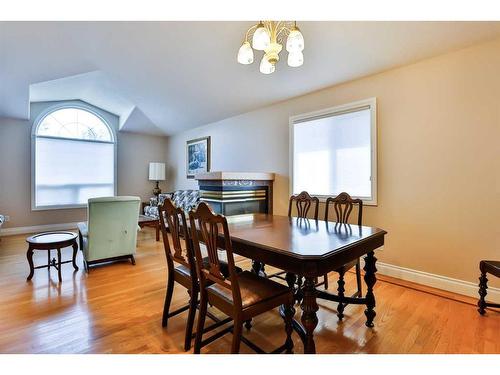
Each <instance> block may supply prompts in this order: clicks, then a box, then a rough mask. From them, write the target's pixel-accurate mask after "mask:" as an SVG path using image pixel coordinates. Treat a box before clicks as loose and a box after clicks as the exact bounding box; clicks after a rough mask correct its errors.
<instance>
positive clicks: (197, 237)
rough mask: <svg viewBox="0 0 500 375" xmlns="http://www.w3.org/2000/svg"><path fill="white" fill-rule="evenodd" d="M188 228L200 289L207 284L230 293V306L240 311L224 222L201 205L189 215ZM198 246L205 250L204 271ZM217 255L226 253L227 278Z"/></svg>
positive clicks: (221, 216) (234, 269)
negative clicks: (207, 263) (220, 252)
mask: <svg viewBox="0 0 500 375" xmlns="http://www.w3.org/2000/svg"><path fill="white" fill-rule="evenodd" d="M189 224H190V230H191V239H192V243H193V248H194V253H195V258H196V268H197V270H198V275H199V277H200V283H201V287H202V288H205V287H206V285H207V281H212V282H214V283H217V284H219V285H221V286H223V287H225V288H227V289H229V290H231V292H232V295H233V303H234V304H235V305H236V306H240V307H241V293H240V288H239V284H238V276H237V273H236V268H235V266H234V257H233V247H232V244H231V238H230V236H229V229H228V226H227V220H226V218H225V217H224V216H223V215H217V214H215V213H214V212H213V211H212V209H211V208H210V206H209V205H208V204H207V203H205V202H200V204H198V206H197V208H196V209H195V210H194V211H191V212H190V213H189ZM219 234H221V236H220V235H219ZM200 242H203V243H204V244H205V246H206V248H207V252H208V261H209V265H208V268H205V267H203V260H202V255H201V250H200ZM219 251H222V252H225V253H226V257H227V265H228V269H229V276H228V277H227V278H225V277H224V275H223V274H222V272H221V267H220V259H219Z"/></svg>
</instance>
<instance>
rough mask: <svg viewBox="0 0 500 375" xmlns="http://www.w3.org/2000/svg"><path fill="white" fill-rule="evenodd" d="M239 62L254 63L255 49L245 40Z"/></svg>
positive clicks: (239, 52) (239, 54) (240, 51)
mask: <svg viewBox="0 0 500 375" xmlns="http://www.w3.org/2000/svg"><path fill="white" fill-rule="evenodd" d="M238 62H239V63H240V64H243V65H248V64H251V63H253V49H252V47H251V46H250V43H248V42H245V43H243V44H242V45H241V47H240V49H239V51H238Z"/></svg>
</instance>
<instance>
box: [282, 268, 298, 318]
mask: <svg viewBox="0 0 500 375" xmlns="http://www.w3.org/2000/svg"><path fill="white" fill-rule="evenodd" d="M285 280H286V283H287V284H288V287H289V288H290V290H291V291H292V293H293V299H294V302H295V293H296V290H295V282H296V281H297V275H295V274H294V273H291V272H287V273H286V276H285ZM292 309H293V313H294V315H295V308H294V307H293V305H292Z"/></svg>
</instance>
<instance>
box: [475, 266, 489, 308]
mask: <svg viewBox="0 0 500 375" xmlns="http://www.w3.org/2000/svg"><path fill="white" fill-rule="evenodd" d="M487 289H488V278H487V277H486V272H483V271H481V276H480V277H479V301H478V302H477V307H478V309H477V311H479V314H481V315H484V314H485V313H486V294H487V293H488V292H487Z"/></svg>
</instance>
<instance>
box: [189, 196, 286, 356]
mask: <svg viewBox="0 0 500 375" xmlns="http://www.w3.org/2000/svg"><path fill="white" fill-rule="evenodd" d="M189 222H190V231H191V238H192V243H193V248H194V253H195V259H196V266H197V270H198V274H199V279H200V293H201V299H200V312H199V315H198V325H197V330H196V338H195V343H194V352H195V353H197V354H199V353H200V350H201V348H202V347H203V346H205V345H207V344H209V343H210V342H212V341H214V340H216V339H217V338H219V337H222V336H223V335H224V334H226V333H228V332H232V333H233V340H232V345H231V353H239V349H240V342H241V341H243V342H244V343H245V344H247V345H248V346H250V348H252V349H254V350H255V351H257V352H258V353H263V352H264V351H263V350H262V349H261V348H259V347H258V346H257V345H255V344H253V343H252V342H250V341H249V340H247V339H244V337H243V336H242V327H243V323H244V322H246V321H248V320H250V319H252V318H253V317H255V316H257V315H260V314H262V313H264V312H266V311H270V310H272V309H274V308H276V307H280V306H282V305H283V312H284V314H283V315H284V318H283V319H284V321H285V332H286V340H285V343H284V344H283V345H282V346H280V347H279V348H277V349H276V350H274V351H273V353H281V352H283V351H286V352H287V353H292V351H293V341H292V338H291V335H292V330H293V328H292V319H293V311H294V310H293V293H292V291H291V290H290V289H289V288H288V287H286V286H284V285H281V284H279V283H276V282H274V281H272V280H269V279H268V278H265V277H262V276H259V275H257V274H256V273H254V272H250V271H243V272H241V273H238V272H237V270H236V267H235V264H234V257H233V248H232V243H231V238H230V236H229V229H228V224H227V220H226V218H225V217H224V216H223V215H217V214H215V213H214V212H213V211H212V210H211V209H210V207H209V206H208V205H207V204H206V203H205V202H201V203H200V204H199V205H198V207H197V208H196V209H195V210H194V211H191V212H190V213H189ZM200 242H203V243H204V244H205V246H206V248H207V252H208V263H209V264H208V267H205V266H204V264H203V258H202V254H201V250H200ZM220 251H223V252H224V253H225V255H226V258H227V265H228V271H229V273H228V275H227V276H226V275H224V274H223V273H222V272H221V263H220V262H221V261H220V258H219V256H220V253H219V252H220ZM209 303H210V305H211V306H214V307H215V308H217V309H218V310H220V311H222V312H223V313H224V314H226V315H227V316H229V317H231V318H232V319H233V322H234V324H233V325H232V326H230V327H227V328H226V329H224V330H222V331H219V332H218V333H216V334H214V335H212V336H211V337H209V338H208V339H206V340H202V338H203V333H204V325H205V318H206V313H207V305H208V304H209Z"/></svg>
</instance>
